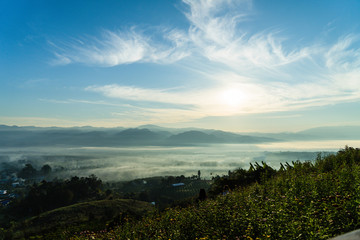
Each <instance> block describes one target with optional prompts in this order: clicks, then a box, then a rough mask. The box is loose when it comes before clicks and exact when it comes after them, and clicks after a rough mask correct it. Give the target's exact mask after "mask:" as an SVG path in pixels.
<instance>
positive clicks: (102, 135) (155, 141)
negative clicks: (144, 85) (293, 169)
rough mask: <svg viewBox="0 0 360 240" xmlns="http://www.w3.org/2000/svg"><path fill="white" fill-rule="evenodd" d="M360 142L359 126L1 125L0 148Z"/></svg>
mask: <svg viewBox="0 0 360 240" xmlns="http://www.w3.org/2000/svg"><path fill="white" fill-rule="evenodd" d="M316 140H360V126H338V127H319V128H312V129H308V130H304V131H300V132H294V133H246V134H240V133H232V132H225V131H219V130H212V129H198V128H195V129H192V128H183V129H180V128H179V129H176V128H175V129H172V128H163V127H159V126H155V125H144V126H140V127H138V128H127V129H125V128H120V127H119V128H94V127H89V126H86V127H72V128H60V127H49V128H40V127H31V126H28V127H18V126H6V125H0V147H27V146H57V145H63V146H104V147H106V146H109V147H111V146H167V145H197V144H215V143H216V144H256V143H264V142H276V141H316Z"/></svg>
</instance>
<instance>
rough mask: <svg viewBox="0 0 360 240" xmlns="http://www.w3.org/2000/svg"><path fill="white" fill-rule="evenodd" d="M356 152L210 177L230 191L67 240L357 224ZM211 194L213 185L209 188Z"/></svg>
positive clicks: (278, 234)
mask: <svg viewBox="0 0 360 240" xmlns="http://www.w3.org/2000/svg"><path fill="white" fill-rule="evenodd" d="M359 153H360V150H359V149H354V148H349V147H346V148H345V149H343V150H341V151H339V152H338V153H337V154H336V155H330V156H321V155H319V156H318V158H317V160H316V161H315V162H314V163H312V162H304V163H302V162H299V161H297V162H293V163H292V165H290V164H286V165H285V166H284V165H282V166H281V168H280V169H279V170H278V171H276V170H274V169H272V168H270V167H269V166H267V165H266V164H265V163H263V164H262V165H259V164H255V166H251V167H250V169H249V170H247V171H246V170H242V169H239V170H237V171H235V172H234V173H230V175H229V176H227V177H224V178H222V179H220V178H219V179H217V180H216V181H215V184H216V185H215V188H214V189H218V188H219V189H220V190H217V191H218V192H221V191H222V187H223V186H224V185H225V184H226V185H228V186H233V187H235V186H237V187H236V188H235V189H234V190H233V191H232V192H231V193H229V194H226V195H218V196H216V197H215V198H214V199H209V200H207V201H202V202H198V203H196V204H193V205H191V206H189V207H186V208H172V209H168V210H166V211H164V212H162V213H154V214H153V215H152V216H148V217H146V218H144V219H142V220H141V221H135V220H128V221H124V222H123V223H122V224H120V225H119V226H118V227H117V228H115V229H114V230H111V231H107V232H98V233H93V232H82V233H79V234H77V235H75V236H73V237H72V238H71V239H91V238H93V239H180V240H181V239H328V238H330V237H333V236H336V235H339V234H342V233H345V232H348V231H351V230H354V229H356V228H359V227H360V209H359V208H360V205H359V204H360V187H359V186H360V164H359V162H360V158H359ZM214 191H215V190H214Z"/></svg>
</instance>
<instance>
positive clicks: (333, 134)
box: [298, 126, 360, 140]
mask: <svg viewBox="0 0 360 240" xmlns="http://www.w3.org/2000/svg"><path fill="white" fill-rule="evenodd" d="M298 134H303V135H310V136H313V137H314V138H318V139H331V140H359V139H360V126H330V127H317V128H311V129H307V130H304V131H301V132H298Z"/></svg>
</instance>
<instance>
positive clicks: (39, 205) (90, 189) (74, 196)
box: [8, 175, 104, 217]
mask: <svg viewBox="0 0 360 240" xmlns="http://www.w3.org/2000/svg"><path fill="white" fill-rule="evenodd" d="M102 185H103V184H102V181H101V180H100V179H99V178H97V177H96V176H95V175H90V176H89V177H80V178H79V177H76V176H75V177H72V178H71V179H69V180H57V181H52V182H47V181H42V182H40V183H38V184H36V183H35V184H33V185H32V186H30V187H29V188H30V189H29V192H28V194H27V195H26V197H24V198H23V199H21V200H19V201H17V202H14V203H13V204H11V206H10V207H9V209H8V211H9V212H11V213H13V214H14V213H15V215H17V216H22V217H24V216H34V215H38V214H40V213H42V212H45V211H49V210H52V209H55V208H59V207H63V206H67V205H71V204H74V203H78V202H80V201H84V200H87V201H88V200H91V199H92V200H98V199H101V198H103V197H104V193H103V192H102Z"/></svg>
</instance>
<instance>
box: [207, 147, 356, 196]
mask: <svg viewBox="0 0 360 240" xmlns="http://www.w3.org/2000/svg"><path fill="white" fill-rule="evenodd" d="M359 163H360V150H359V149H358V148H353V147H348V146H346V147H345V148H344V149H342V150H340V151H338V153H337V154H336V155H334V154H331V155H326V156H323V155H322V154H321V153H319V154H318V156H317V158H316V160H315V161H305V162H301V161H292V162H291V164H289V163H288V162H287V163H285V164H282V163H280V168H279V169H278V170H277V169H274V168H272V167H270V166H269V165H268V164H266V163H265V162H261V165H260V164H259V163H257V162H256V163H254V164H252V163H250V168H249V169H248V170H245V169H242V168H240V169H237V170H234V171H229V173H228V175H226V176H222V177H220V176H216V177H215V178H214V183H213V184H212V186H211V189H210V191H209V193H210V195H212V196H216V195H218V194H221V193H224V192H226V191H229V190H231V189H236V188H239V187H246V186H249V185H251V184H254V183H260V184H262V183H265V182H266V181H268V180H269V179H271V178H273V177H275V176H277V175H282V174H285V173H286V174H290V175H291V174H293V172H294V171H295V172H305V173H311V172H312V173H314V172H316V173H325V172H330V171H333V170H336V169H339V168H342V167H351V166H353V165H354V164H359Z"/></svg>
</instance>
